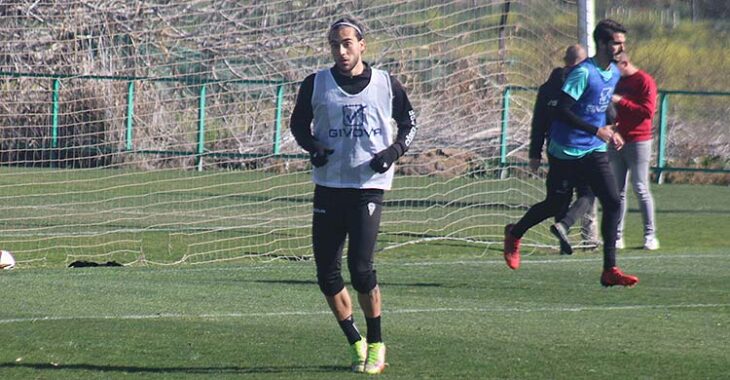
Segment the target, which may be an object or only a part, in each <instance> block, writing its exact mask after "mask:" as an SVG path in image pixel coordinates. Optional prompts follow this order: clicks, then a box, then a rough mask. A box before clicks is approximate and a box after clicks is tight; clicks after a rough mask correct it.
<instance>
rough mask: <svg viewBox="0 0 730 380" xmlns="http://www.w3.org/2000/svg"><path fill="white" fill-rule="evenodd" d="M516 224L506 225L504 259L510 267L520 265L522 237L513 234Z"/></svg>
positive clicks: (515, 267) (513, 267) (514, 267)
mask: <svg viewBox="0 0 730 380" xmlns="http://www.w3.org/2000/svg"><path fill="white" fill-rule="evenodd" d="M512 227H514V224H508V225H506V226H505V227H504V261H506V262H507V266H508V267H510V269H517V268H519V267H520V239H519V238H516V237H514V236H512V234H511V233H510V231H512Z"/></svg>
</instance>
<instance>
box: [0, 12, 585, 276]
mask: <svg viewBox="0 0 730 380" xmlns="http://www.w3.org/2000/svg"><path fill="white" fill-rule="evenodd" d="M575 14H576V12H575V4H574V2H566V1H557V0H556V1H531V0H519V1H497V0H452V1H442V0H438V1H437V0H408V1H398V0H396V1H393V0H387V1H385V0H383V1H378V0H369V1H360V0H340V1H334V0H332V1H331V0H316V1H307V0H302V1H254V0H251V1H233V0H222V1H209V0H181V1H174V2H170V1H122V2H119V1H85V0H76V1H67V2H63V5H60V3H57V2H25V1H23V2H21V1H9V2H8V1H6V2H2V3H0V17H1V18H2V21H3V28H2V29H0V43H1V44H2V49H0V84H1V85H2V86H1V87H0V107H2V111H1V112H0V134H1V135H0V202H1V205H2V214H0V248H2V249H8V250H11V251H13V252H14V254H15V256H16V259H17V260H18V262H19V265H21V266H23V265H28V266H30V265H46V266H54V265H58V266H60V265H65V264H68V263H69V262H71V261H74V260H92V261H106V260H114V261H118V262H121V263H125V264H176V263H209V262H219V261H226V260H242V259H244V260H245V259H253V260H269V259H275V258H289V259H302V258H308V257H310V256H311V242H310V228H311V227H310V225H311V197H312V190H313V185H312V183H311V178H310V175H311V172H310V166H309V163H308V160H307V158H306V156H305V155H304V154H303V153H304V152H303V151H302V150H301V149H300V148H299V147H298V146H297V145H296V143H295V141H294V139H293V137H292V135H291V133H290V132H289V129H288V122H289V117H290V115H291V110H292V108H293V105H294V102H295V99H296V93H297V90H298V86H299V83H300V82H301V80H302V79H303V78H304V77H305V76H307V75H308V74H311V73H313V72H315V71H316V70H317V69H320V68H323V67H328V66H330V65H331V64H332V59H331V57H330V55H329V48H328V46H327V43H326V39H325V36H326V32H327V29H328V27H329V25H330V24H331V23H332V22H333V21H334V20H336V19H337V18H340V17H342V16H344V15H353V16H356V17H358V18H360V19H361V20H363V22H364V24H365V25H366V32H365V33H366V42H367V50H366V52H365V54H364V59H365V61H367V62H368V63H369V64H371V65H372V66H373V67H377V68H381V69H385V70H387V71H389V72H390V73H391V74H392V75H394V76H395V77H396V78H397V79H398V80H400V82H401V83H403V84H404V86H405V87H406V89H407V92H408V94H409V98H410V100H411V102H412V104H413V106H414V108H415V110H416V113H417V119H418V124H419V129H418V135H417V137H416V140H415V141H414V143H413V145H412V148H411V150H410V151H409V152H408V153H407V155H406V156H405V157H403V158H402V159H401V161H400V162H399V164H398V167H397V174H396V180H395V182H394V189H393V190H392V191H390V192H388V194H386V208H385V211H384V214H383V222H382V225H381V235H380V238H379V241H378V247H379V249H386V250H387V249H408V248H407V247H409V246H412V245H413V244H422V243H427V242H433V241H441V240H458V241H463V242H466V243H465V244H466V245H465V247H467V248H465V249H472V250H474V251H475V252H483V251H482V249H483V248H482V246H487V247H489V245H490V244H495V247H497V246H499V245H501V239H502V229H503V226H504V225H505V223H507V222H509V221H513V220H515V219H516V218H517V217H519V216H520V215H521V214H522V213H523V212H524V210H525V207H526V206H527V205H530V204H532V203H534V202H536V201H538V200H540V199H541V198H542V196H543V194H544V190H543V183H542V181H541V180H540V179H539V178H537V177H534V176H531V175H530V174H529V173H528V170H526V166H525V163H526V155H527V144H528V134H529V121H530V117H531V114H532V107H533V99H534V95H535V93H534V87H535V86H537V85H539V84H540V83H541V82H542V81H543V80H544V79H545V78H546V76H547V74H548V73H549V72H550V69H551V68H552V67H554V66H557V65H559V60H560V57H561V54H562V52H563V50H564V49H565V47H566V46H567V45H568V44H571V43H574V42H575V39H576V38H575V33H576V32H575V29H576V27H575V18H576V16H575ZM535 231H536V232H535V233H532V234H530V236H529V237H528V239H527V243H528V244H535V245H541V244H548V243H549V242H550V240H549V239H547V233H546V229H545V228H536V229H535ZM429 244H430V243H429ZM403 247H406V248H403ZM469 247H471V248H469ZM474 247H476V248H474Z"/></svg>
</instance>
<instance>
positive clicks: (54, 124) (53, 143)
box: [50, 78, 61, 168]
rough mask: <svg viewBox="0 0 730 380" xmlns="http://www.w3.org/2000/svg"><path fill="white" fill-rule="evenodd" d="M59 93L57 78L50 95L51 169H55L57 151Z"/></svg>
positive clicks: (59, 85) (59, 82) (59, 86)
mask: <svg viewBox="0 0 730 380" xmlns="http://www.w3.org/2000/svg"><path fill="white" fill-rule="evenodd" d="M60 91H61V81H60V80H58V78H56V79H54V80H53V95H52V102H53V106H52V107H53V110H52V114H51V120H52V121H51V165H50V166H51V167H52V168H54V167H56V158H57V154H58V152H57V150H58V112H59V109H60V105H59V103H60V95H59V93H60Z"/></svg>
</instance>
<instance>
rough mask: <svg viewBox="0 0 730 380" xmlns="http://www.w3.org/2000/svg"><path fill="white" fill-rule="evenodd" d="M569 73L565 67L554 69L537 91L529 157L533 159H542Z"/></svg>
mask: <svg viewBox="0 0 730 380" xmlns="http://www.w3.org/2000/svg"><path fill="white" fill-rule="evenodd" d="M569 71H570V70H566V69H565V68H563V67H558V68H556V69H553V72H552V73H550V77H549V78H548V80H547V81H546V82H545V83H543V84H542V85H541V86H540V88H539V89H538V90H537V99H536V100H535V109H534V111H533V113H532V126H531V130H530V153H529V157H530V158H531V159H540V158H541V157H542V147H543V145H545V139H546V138H547V135H548V132H549V129H550V123H552V120H553V118H554V113H555V108H556V107H557V105H558V99H559V98H560V94H561V93H562V88H563V82H565V76H566V75H567V73H568V72H569Z"/></svg>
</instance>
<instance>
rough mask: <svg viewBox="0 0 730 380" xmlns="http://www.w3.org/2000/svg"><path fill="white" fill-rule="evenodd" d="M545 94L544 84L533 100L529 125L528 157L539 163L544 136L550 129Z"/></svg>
mask: <svg viewBox="0 0 730 380" xmlns="http://www.w3.org/2000/svg"><path fill="white" fill-rule="evenodd" d="M547 92H548V88H547V83H545V84H543V85H542V86H540V88H539V89H538V91H537V97H536V99H535V108H534V109H533V112H532V122H531V123H530V151H529V154H528V157H529V158H530V159H531V160H538V161H539V160H541V159H542V147H543V145H545V136H546V135H547V131H548V128H549V127H550V116H549V113H548V104H547V103H548V96H547Z"/></svg>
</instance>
